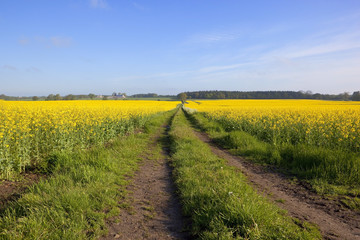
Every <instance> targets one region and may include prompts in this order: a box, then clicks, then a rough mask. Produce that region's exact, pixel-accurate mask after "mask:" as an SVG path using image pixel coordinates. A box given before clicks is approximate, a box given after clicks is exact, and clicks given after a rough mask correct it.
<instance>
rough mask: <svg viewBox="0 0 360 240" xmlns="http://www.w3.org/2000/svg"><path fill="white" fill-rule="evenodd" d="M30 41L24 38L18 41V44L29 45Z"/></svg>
mask: <svg viewBox="0 0 360 240" xmlns="http://www.w3.org/2000/svg"><path fill="white" fill-rule="evenodd" d="M29 42H30V40H29V39H28V38H25V37H22V38H20V39H19V40H18V43H19V44H21V45H27V44H29Z"/></svg>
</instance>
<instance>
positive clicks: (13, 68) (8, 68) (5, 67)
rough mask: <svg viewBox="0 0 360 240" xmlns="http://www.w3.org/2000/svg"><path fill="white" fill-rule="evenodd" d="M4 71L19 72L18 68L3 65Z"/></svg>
mask: <svg viewBox="0 0 360 240" xmlns="http://www.w3.org/2000/svg"><path fill="white" fill-rule="evenodd" d="M1 68H2V69H7V70H11V71H17V70H18V69H17V67H14V66H12V65H7V64H6V65H3V66H2V67H1Z"/></svg>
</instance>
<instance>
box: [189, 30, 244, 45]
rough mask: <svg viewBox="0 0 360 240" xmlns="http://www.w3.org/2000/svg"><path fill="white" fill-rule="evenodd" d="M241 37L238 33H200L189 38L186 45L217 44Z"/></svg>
mask: <svg viewBox="0 0 360 240" xmlns="http://www.w3.org/2000/svg"><path fill="white" fill-rule="evenodd" d="M240 36H241V34H240V33H235V32H229V33H226V32H213V33H202V34H195V35H193V36H190V37H189V38H188V40H187V41H186V42H187V43H217V42H223V41H231V40H235V39H238V38H239V37H240Z"/></svg>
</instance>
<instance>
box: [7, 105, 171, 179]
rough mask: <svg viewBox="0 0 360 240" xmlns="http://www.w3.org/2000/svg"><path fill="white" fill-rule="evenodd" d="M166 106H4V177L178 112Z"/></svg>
mask: <svg viewBox="0 0 360 240" xmlns="http://www.w3.org/2000/svg"><path fill="white" fill-rule="evenodd" d="M177 104H178V102H166V101H46V102H43V101H41V102H25V101H23V102H20V101H14V102H12V101H1V100H0V177H1V178H4V177H5V178H7V177H9V176H10V175H11V173H12V172H14V171H15V172H21V171H23V170H24V168H25V167H26V166H29V165H30V164H34V163H36V161H38V160H39V159H41V158H43V156H44V155H46V154H48V153H50V152H51V151H54V150H62V149H72V148H74V147H81V148H86V147H89V146H90V145H92V144H95V143H96V144H97V143H104V142H106V141H108V140H109V139H111V138H114V137H116V136H118V135H119V134H123V133H125V132H127V131H130V130H132V129H133V128H134V127H136V126H139V125H141V124H142V123H143V122H144V121H145V118H146V117H147V116H149V115H152V114H154V113H157V112H161V111H167V110H170V109H173V108H175V107H176V105H177Z"/></svg>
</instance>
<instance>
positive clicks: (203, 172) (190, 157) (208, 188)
mask: <svg viewBox="0 0 360 240" xmlns="http://www.w3.org/2000/svg"><path fill="white" fill-rule="evenodd" d="M169 135H170V138H171V140H172V144H171V151H172V164H173V167H174V176H175V182H176V184H177V186H178V188H179V192H180V193H179V195H180V198H181V201H182V204H183V210H184V213H185V214H186V215H188V216H190V217H191V219H192V223H193V225H192V231H193V234H194V235H196V236H199V237H200V238H201V239H321V235H320V233H319V232H318V230H317V229H316V228H315V227H314V226H312V225H310V224H308V223H306V222H303V223H299V222H298V220H294V219H291V218H290V217H287V216H286V213H285V212H284V211H283V210H281V209H279V208H278V207H276V206H275V205H274V204H271V203H270V202H269V201H268V200H267V199H265V198H264V197H263V196H260V195H259V194H257V193H256V191H255V190H253V188H251V187H250V186H249V185H248V184H247V183H246V179H245V177H244V176H243V175H242V174H241V173H240V172H239V171H236V169H234V168H233V167H230V166H228V165H227V164H226V162H225V160H223V159H219V158H218V157H217V156H215V155H214V154H213V153H212V152H211V150H210V148H209V146H208V145H207V144H205V143H203V142H202V141H201V140H199V139H198V138H197V137H196V136H195V135H194V133H193V131H192V128H191V127H190V126H189V123H188V121H187V120H186V117H185V115H184V114H183V113H182V111H179V112H178V114H177V115H176V116H175V118H174V119H173V122H172V127H171V130H170V132H169ZM299 225H301V227H299Z"/></svg>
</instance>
